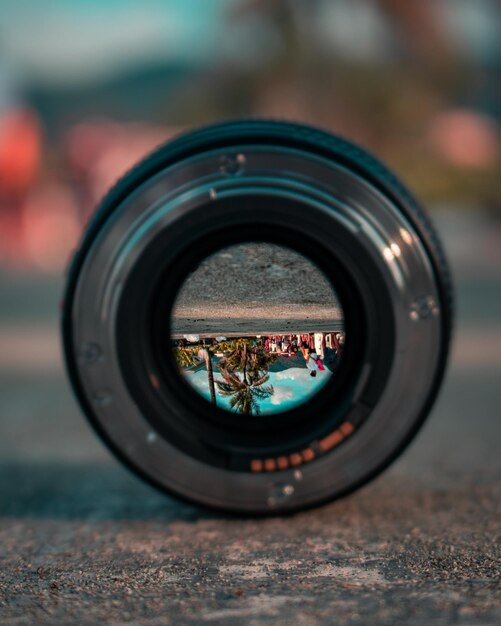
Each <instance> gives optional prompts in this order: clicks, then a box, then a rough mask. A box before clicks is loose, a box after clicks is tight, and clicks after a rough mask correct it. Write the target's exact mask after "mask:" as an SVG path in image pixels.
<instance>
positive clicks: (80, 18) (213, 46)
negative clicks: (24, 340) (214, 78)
mask: <svg viewBox="0 0 501 626" xmlns="http://www.w3.org/2000/svg"><path fill="white" fill-rule="evenodd" d="M232 1H233V0H210V1H208V0H168V1H167V2H162V1H161V0H144V1H142V2H137V1H131V0H104V1H103V0H51V1H46V2H37V1H36V0H19V1H14V0H2V1H1V3H0V6H1V14H0V50H1V51H2V55H1V56H2V59H3V63H8V64H9V65H10V66H11V67H12V68H13V69H14V70H16V71H19V73H21V74H23V75H24V76H25V78H26V79H29V80H30V81H34V82H45V81H47V82H56V83H57V82H65V83H68V82H69V83H72V82H75V83H81V82H82V81H85V80H86V79H88V80H94V79H96V78H99V77H103V78H106V77H107V75H109V74H110V73H111V72H116V71H120V69H121V68H130V67H131V66H136V67H141V66H143V65H146V64H148V63H154V62H155V61H158V60H162V59H166V58H168V59H170V60H172V61H176V60H177V61H179V60H181V61H183V62H190V61H196V62H198V63H199V62H203V61H204V60H205V59H207V58H210V57H212V56H214V55H216V54H217V52H218V50H221V46H220V45H219V44H220V41H221V38H220V36H221V32H220V30H221V26H222V24H223V23H224V15H225V13H226V11H227V8H228V5H229V4H231V3H232Z"/></svg>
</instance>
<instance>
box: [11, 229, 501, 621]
mask: <svg viewBox="0 0 501 626" xmlns="http://www.w3.org/2000/svg"><path fill="white" fill-rule="evenodd" d="M468 219H469V218H463V219H462V220H459V222H457V221H455V220H452V221H450V220H448V219H447V218H444V221H443V223H442V228H443V230H444V231H445V234H446V235H447V238H448V239H449V241H450V249H451V252H452V256H453V258H454V261H455V266H456V273H457V275H458V276H459V278H460V281H459V300H460V309H461V316H460V321H459V330H458V339H457V343H456V347H455V351H454V358H453V363H452V367H451V369H450V373H449V376H448V380H447V382H446V385H445V387H444V389H443V393H442V394H441V397H440V400H439V402H438V404H437V406H436V408H435V410H434V411H433V414H432V416H431V417H430V420H429V421H428V423H427V424H426V426H425V428H424V429H423V431H422V432H421V433H420V435H419V436H418V438H417V439H416V440H415V442H414V443H413V445H412V446H411V448H410V449H409V450H408V451H407V452H406V454H405V455H404V456H403V457H402V458H401V459H400V460H399V461H398V462H397V463H395V464H394V465H393V466H392V467H391V469H390V470H389V471H387V472H386V473H385V474H384V475H383V476H381V477H380V478H379V479H378V480H376V481H375V482H373V483H372V484H370V485H368V486H367V487H365V488H364V489H362V490H361V491H359V492H357V493H356V494H354V495H353V496H351V497H349V498H347V499H345V500H342V501H340V502H337V503H334V504H331V505H328V506H326V507H323V508H321V509H317V510H313V511H310V512H307V513H302V514H298V515H295V516H293V517H289V518H276V519H269V520H264V521H257V520H248V519H233V518H227V517H224V516H221V515H218V514H215V515H214V514H210V513H208V512H206V511H203V510H199V509H196V508H193V507H191V506H188V505H184V504H181V503H179V502H177V501H174V500H171V499H169V498H166V497H164V496H162V495H161V494H158V493H157V492H155V491H154V490H153V489H151V488H149V487H148V486H146V485H143V484H142V483H141V482H140V481H139V480H137V479H136V478H134V477H133V476H131V475H130V474H129V473H128V472H127V471H126V470H125V469H123V468H122V467H121V466H120V465H119V464H118V463H117V462H115V460H114V459H113V458H112V457H111V456H110V455H109V454H108V453H107V452H106V451H105V450H104V448H103V447H102V446H101V444H100V442H99V441H98V440H97V439H96V438H95V436H94V435H93V433H92V432H91V431H90V429H89V428H88V427H87V425H86V423H85V422H84V420H83V418H82V417H81V415H80V412H79V410H78V408H77V407H76V406H75V403H74V401H73V399H72V397H71V394H70V392H69V390H68V387H67V385H66V382H65V380H64V376H63V373H62V371H61V368H60V365H59V357H58V348H57V343H56V342H55V335H54V334H53V333H54V332H55V322H54V314H53V311H54V302H57V300H58V297H57V293H58V285H57V283H55V282H53V281H52V282H43V283H42V282H38V283H36V282H33V280H32V279H26V280H25V281H20V280H18V281H16V282H15V283H13V282H10V281H9V279H8V277H3V278H0V299H1V304H0V308H1V316H2V323H1V330H0V345H1V346H2V349H1V350H0V623H1V624H9V625H10V624H33V623H39V624H75V625H76V624H78V625H80V624H96V623H107V624H123V623H132V624H145V625H157V624H158V625H160V624H175V625H178V624H190V625H195V624H197V625H198V624H223V625H226V624H228V625H232V626H233V625H235V624H236V625H240V624H245V625H246V626H247V625H248V626H252V625H258V624H259V625H260V624H268V623H269V624H274V625H275V624H278V625H282V624H284V625H285V624H293V623H294V624H296V625H299V626H302V625H304V626H307V625H310V624H329V625H330V624H333V623H336V624H350V625H355V624H356V625H358V624H360V625H364V626H366V625H367V624H371V625H374V624H376V625H379V624H381V625H382V624H384V625H387V624H391V623H396V624H404V623H405V624H413V625H423V626H425V625H426V626H428V625H430V624H433V625H435V624H465V625H470V624H475V625H478V626H481V625H482V626H483V625H491V624H492V625H494V624H500V623H501V589H500V587H501V586H500V582H501V577H500V571H499V556H500V550H499V547H500V543H499V530H500V524H499V520H500V519H501V515H500V514H501V510H500V509H501V488H500V477H501V455H500V454H499V442H500V436H501V421H500V419H499V416H500V411H501V392H500V384H499V382H500V380H501V378H500V377H501V329H500V323H499V320H500V312H501V267H500V265H501V261H500V260H499V250H500V249H501V229H500V228H499V227H496V228H495V227H494V226H493V225H488V229H486V228H485V227H484V225H482V224H478V223H477V222H476V221H474V220H473V221H472V222H471V223H470V222H469V221H468ZM7 340H8V341H7ZM16 342H18V343H17V345H18V346H19V350H15V345H16ZM4 346H7V348H6V349H5V350H4Z"/></svg>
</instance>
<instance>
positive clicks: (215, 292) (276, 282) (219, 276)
mask: <svg viewBox="0 0 501 626" xmlns="http://www.w3.org/2000/svg"><path fill="white" fill-rule="evenodd" d="M342 322H343V313H342V310H341V306H340V304H339V301H338V299H337V296H336V294H335V293H334V291H333V290H332V288H331V287H330V285H329V283H328V281H327V280H326V278H325V277H324V275H323V274H322V273H321V272H320V271H319V270H318V268H317V267H316V266H314V265H313V264H312V263H311V262H309V261H307V260H306V259H305V258H304V257H303V256H302V255H300V254H298V253H297V252H294V251H293V250H290V249H287V248H284V247H282V246H277V245H274V244H263V243H254V244H238V245H236V246H230V247H228V248H225V250H223V251H221V252H219V253H218V254H215V255H213V256H212V257H210V258H209V259H207V260H206V261H204V263H203V264H202V265H201V266H200V267H199V268H198V269H197V271H196V272H194V273H193V274H192V275H191V276H190V278H189V279H188V280H187V281H186V283H185V284H184V286H183V288H182V290H181V293H180V295H179V297H178V299H177V302H176V306H175V309H174V313H173V330H174V333H175V337H178V336H179V335H180V334H181V335H182V334H189V333H192V334H193V333H194V334H197V335H204V336H209V335H211V334H215V335H230V334H231V335H234V334H242V333H248V334H267V333H276V334H280V333H308V332H321V331H324V332H329V331H332V330H334V329H339V328H341V327H342Z"/></svg>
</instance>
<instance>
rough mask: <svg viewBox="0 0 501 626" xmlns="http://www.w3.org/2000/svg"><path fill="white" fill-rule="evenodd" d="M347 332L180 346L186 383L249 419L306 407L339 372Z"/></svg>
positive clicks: (189, 341) (193, 340) (188, 340)
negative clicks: (310, 399)
mask: <svg viewBox="0 0 501 626" xmlns="http://www.w3.org/2000/svg"><path fill="white" fill-rule="evenodd" d="M343 344H344V332H343V331H340V332H331V333H325V332H321V333H306V334H288V335H269V336H249V337H237V338H232V339H229V338H226V337H223V336H220V337H217V338H208V337H206V338H201V337H197V336H193V335H192V336H190V335H188V336H187V337H185V338H183V339H180V340H177V341H175V342H174V353H175V357H176V361H177V363H178V366H179V368H180V370H181V372H182V373H183V375H184V376H185V379H186V380H187V381H188V383H189V384H190V385H192V386H193V387H194V388H195V389H196V391H198V392H199V393H200V394H201V395H202V396H203V397H205V398H206V399H207V400H208V401H209V402H211V403H212V404H215V405H217V406H219V407H220V408H223V409H226V410H230V411H234V412H237V413H242V414H247V415H259V414H269V413H276V412H279V411H286V410H289V409H292V408H294V407H295V406H297V405H299V404H302V403H303V402H305V401H306V400H307V399H308V398H310V397H311V396H312V395H314V394H315V393H316V392H317V391H318V390H319V389H320V388H321V387H323V386H324V385H325V384H326V382H327V381H328V380H329V378H330V377H331V376H332V374H333V373H334V372H335V371H336V370H337V368H338V367H339V364H340V361H341V358H342V352H343Z"/></svg>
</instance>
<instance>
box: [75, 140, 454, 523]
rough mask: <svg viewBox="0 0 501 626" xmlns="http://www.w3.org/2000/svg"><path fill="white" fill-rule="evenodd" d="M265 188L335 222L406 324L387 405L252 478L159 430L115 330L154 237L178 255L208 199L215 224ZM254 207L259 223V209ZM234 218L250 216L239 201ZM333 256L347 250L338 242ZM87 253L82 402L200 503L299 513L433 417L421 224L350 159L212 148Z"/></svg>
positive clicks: (132, 206) (428, 270)
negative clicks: (332, 443) (348, 431)
mask: <svg viewBox="0 0 501 626" xmlns="http://www.w3.org/2000/svg"><path fill="white" fill-rule="evenodd" d="M229 154H230V155H236V156H235V158H236V162H240V168H239V170H238V172H229V171H226V170H225V171H224V172H221V162H222V161H223V160H225V159H226V161H224V162H228V158H229V157H228V155H229ZM226 169H227V168H226ZM259 194H261V195H263V194H264V195H267V196H268V197H272V198H275V199H276V198H282V199H288V200H294V201H296V202H299V204H302V206H303V208H304V212H303V216H302V222H303V224H302V225H304V226H305V227H306V226H308V227H309V228H310V229H311V230H312V232H314V233H315V236H316V237H317V239H318V240H319V241H321V242H322V245H325V246H329V245H330V246H332V245H333V241H334V239H335V238H334V237H332V236H331V235H332V234H333V233H335V232H343V233H345V235H346V240H348V239H350V238H351V240H356V241H357V242H358V244H359V247H360V249H363V250H364V251H365V254H366V256H365V257H364V258H365V259H369V260H370V263H369V262H367V263H366V264H365V266H364V267H358V266H357V263H356V259H353V258H352V259H351V262H352V264H353V266H354V267H353V268H352V269H353V271H355V270H356V271H355V273H357V272H358V273H359V275H360V276H359V279H361V280H362V282H363V280H364V279H365V285H366V287H368V285H367V283H368V282H369V279H368V276H369V275H370V272H372V273H373V274H374V273H376V274H377V275H378V276H381V277H382V279H383V280H384V284H385V285H386V287H387V298H386V299H387V300H388V306H389V307H390V308H391V310H392V312H393V316H394V320H395V346H396V347H395V351H394V355H393V359H392V368H391V373H390V375H389V377H388V381H387V385H385V388H384V389H383V390H380V391H381V396H380V399H379V402H378V403H377V405H376V406H375V407H374V408H373V409H372V410H371V412H370V418H369V419H367V420H366V422H364V425H363V427H361V428H360V429H359V430H357V431H356V432H355V433H354V434H353V436H350V437H348V436H347V437H346V438H345V439H346V440H345V441H344V442H343V444H342V445H341V446H339V447H338V448H336V449H335V450H333V451H332V452H331V453H329V454H326V455H324V456H323V457H322V458H319V459H316V460H315V461H314V462H312V463H308V464H302V465H301V467H300V469H292V468H290V470H288V471H287V472H285V471H283V472H277V473H276V474H269V473H262V474H258V475H248V474H245V475H244V474H243V473H241V472H233V473H230V472H226V471H223V470H221V469H219V468H209V469H208V468H207V466H206V465H204V464H203V463H200V462H197V460H196V459H193V458H191V457H189V456H188V455H186V454H179V450H177V449H176V448H175V446H172V445H170V444H169V442H168V441H165V440H164V439H163V438H162V437H160V436H158V433H155V432H154V431H153V430H152V428H151V424H150V423H149V422H148V421H147V420H145V419H144V416H143V415H142V413H141V410H140V408H138V407H137V406H136V405H135V402H134V399H133V398H132V397H131V396H130V394H129V391H128V389H127V386H126V385H124V381H123V377H122V370H121V366H120V363H119V361H118V360H117V345H116V340H117V335H116V327H115V326H116V319H117V311H118V310H119V308H120V301H121V298H122V297H123V293H124V292H125V290H126V287H127V284H128V277H130V275H131V272H132V271H133V269H134V267H136V266H137V263H138V262H139V261H140V259H141V257H142V255H143V254H144V251H145V250H146V249H148V246H149V245H151V242H152V241H153V240H154V239H155V237H158V236H160V235H161V234H162V233H163V235H164V236H168V237H170V240H171V242H172V248H173V250H172V251H171V252H172V253H173V252H174V251H175V250H174V249H175V247H176V245H175V242H176V241H178V240H179V239H180V237H179V235H180V233H181V234H182V232H181V231H182V228H181V226H182V223H183V219H187V218H189V216H193V215H194V214H195V213H196V211H197V209H199V207H201V206H204V207H207V205H208V206H209V207H210V206H211V203H212V204H213V205H214V210H213V209H210V208H209V209H207V208H206V209H204V212H205V215H203V214H201V215H202V217H201V219H202V222H203V221H204V220H205V222H207V223H212V224H214V223H215V222H216V221H217V220H218V219H220V215H219V214H218V213H217V211H216V210H215V205H217V204H218V202H220V201H222V200H227V201H228V202H231V201H234V199H235V198H237V197H238V198H240V199H242V198H250V199H252V198H253V197H256V196H257V195H259ZM238 214H240V217H239V215H238ZM269 216H270V214H269V212H268V217H269ZM253 217H254V219H256V212H255V211H253ZM285 218H286V217H285V215H284V214H283V213H282V214H280V215H279V214H277V215H276V216H275V219H278V220H282V223H284V220H285ZM232 219H234V220H236V221H238V219H240V220H241V219H242V211H240V212H238V211H236V212H235V215H234V217H233V218H232ZM320 223H321V226H322V227H321V228H319V225H320ZM218 224H219V222H218ZM179 229H181V231H180V230H179ZM335 252H336V254H337V255H339V250H336V251H335ZM348 252H349V251H344V253H345V254H348ZM348 257H349V255H348ZM79 261H80V266H81V267H80V268H79V270H78V272H77V273H76V274H77V275H76V274H75V273H73V278H74V284H73V287H72V289H71V290H70V293H71V297H70V298H69V299H67V301H66V313H67V314H66V318H65V320H66V322H65V328H66V351H67V352H66V354H67V359H68V364H69V366H70V370H71V371H72V372H73V377H74V381H75V382H76V385H77V387H78V389H79V393H80V398H81V400H83V401H82V403H83V404H84V406H85V407H86V409H87V412H88V413H90V414H91V415H92V417H91V419H92V420H93V422H94V423H95V425H96V424H97V427H98V429H99V430H100V432H101V433H103V431H104V433H105V438H106V439H107V440H108V442H110V441H111V445H112V446H113V448H114V449H115V450H117V449H118V450H119V454H120V455H121V456H122V458H124V457H125V458H126V459H127V461H128V463H129V464H131V465H133V466H134V467H135V468H136V469H138V470H139V471H140V472H141V473H142V474H145V475H146V476H147V477H148V478H149V479H150V480H152V481H154V482H155V483H156V484H158V485H160V486H161V487H162V488H165V489H169V490H172V491H174V492H175V493H177V494H178V495H182V496H184V497H187V498H190V499H193V500H196V501H198V502H202V503H205V504H208V505H212V506H217V507H220V508H226V509H231V510H239V511H244V510H245V511H249V512H269V511H270V510H271V511H275V510H293V509H297V508H300V507H304V506H308V505H312V504H315V503H318V502H320V501H323V500H325V499H330V498H332V497H335V496H337V495H340V494H342V493H344V492H346V491H347V490H350V489H352V488H353V487H354V486H356V485H357V484H359V483H361V482H363V481H364V480H367V479H368V478H369V477H370V476H372V475H373V474H374V473H375V472H377V471H378V470H379V469H381V468H382V467H383V466H384V465H385V464H386V463H387V462H388V461H389V460H390V459H391V458H393V457H394V455H395V454H396V453H397V452H398V450H399V449H401V448H402V446H403V445H404V444H405V443H406V441H407V440H408V438H409V437H410V436H411V435H412V433H413V432H414V431H415V429H416V428H417V425H418V424H419V423H420V421H422V413H423V411H424V410H425V407H426V405H427V402H428V398H429V396H430V395H432V393H433V387H434V384H435V382H436V379H437V377H438V376H439V375H440V370H441V365H440V362H441V359H443V349H444V348H443V346H444V340H443V318H444V316H445V317H448V310H447V303H446V302H444V299H443V296H442V294H441V293H440V288H439V285H438V284H437V281H436V267H434V264H433V259H432V258H430V255H429V252H428V250H427V247H426V245H425V243H424V241H423V234H422V232H420V230H419V228H416V226H415V225H414V224H412V222H411V221H410V220H409V218H408V216H407V215H406V214H405V213H404V212H403V211H402V210H401V207H400V206H398V205H397V204H396V203H395V202H394V200H393V199H392V198H391V197H388V196H387V195H385V194H383V193H381V190H380V189H378V188H376V187H375V186H374V185H373V184H372V182H371V181H370V180H368V179H366V178H363V177H361V176H360V175H359V174H358V173H355V172H353V171H352V170H351V169H350V168H347V167H346V165H345V164H343V165H340V164H339V163H337V162H335V161H332V160H328V159H326V158H324V157H318V156H317V155H315V154H312V153H310V152H307V151H304V150H298V149H291V148H288V147H283V146H280V145H269V146H259V145H253V144H249V143H243V144H242V145H241V146H238V150H233V149H232V150H228V149H227V148H220V149H214V150H211V151H209V152H205V151H202V152H201V154H199V155H193V156H192V157H191V158H190V159H185V160H183V161H181V162H180V163H178V164H177V165H173V166H171V167H170V168H166V170H165V171H162V172H159V173H158V174H157V175H156V176H153V177H151V178H149V179H147V180H145V181H144V183H143V184H142V185H141V186H139V187H138V189H136V190H135V192H134V193H133V194H131V195H129V196H128V197H126V198H125V199H124V200H123V201H122V202H121V203H119V204H118V206H116V207H115V210H114V213H113V215H112V216H111V219H110V220H108V221H107V222H106V223H105V224H103V225H102V227H101V228H100V229H99V236H98V237H90V238H88V239H87V251H86V254H85V262H84V263H82V262H81V261H82V259H81V258H80V259H79ZM346 263H347V261H345V264H346ZM368 268H370V272H369V274H368V272H367V270H368ZM70 282H71V281H70ZM369 286H370V285H369ZM73 289H74V292H73ZM72 292H73V293H72ZM89 302H93V303H94V306H89ZM423 303H427V310H428V312H429V313H430V314H429V315H427V316H423V315H422V312H423V311H424V308H426V307H424V304H423ZM430 303H431V304H430ZM416 315H418V317H417V318H416ZM89 344H92V345H97V346H99V348H100V350H101V353H102V357H101V358H100V359H98V360H97V362H96V363H93V364H91V365H89V364H88V363H87V362H85V359H83V358H81V357H79V355H81V354H82V346H84V345H89ZM417 347H419V350H418V351H417V352H418V354H417V356H416V360H415V361H414V363H410V364H409V359H406V358H405V353H406V351H409V350H413V349H416V348H417ZM370 365H371V364H369V369H368V370H367V368H366V369H365V371H363V372H361V373H360V379H359V381H358V389H357V392H358V399H361V400H360V401H358V404H356V403H355V404H354V405H353V407H352V411H354V410H356V411H358V412H359V413H360V412H361V411H362V412H363V409H364V407H365V406H367V405H366V403H365V402H364V391H365V390H366V388H367V385H368V384H369V383H370V379H371V376H372V374H373V372H372V373H371V371H370ZM411 366H412V367H411ZM415 367H418V368H419V369H420V371H422V372H423V376H422V377H420V380H414V381H413V382H414V385H413V386H412V389H409V385H408V384H407V386H406V385H405V381H409V380H410V379H412V378H413V374H412V371H413V368H415ZM414 378H415V377H414ZM103 398H105V399H106V400H105V401H103ZM355 405H356V406H355ZM397 416H398V419H397ZM361 458H364V459H365V460H366V462H365V465H364V467H363V468H360V467H359V466H360V465H361V464H360V462H359V460H360V459H361ZM180 464H181V465H180ZM209 474H210V475H209ZM282 483H283V484H286V485H289V486H290V487H292V489H287V490H286V491H287V492H288V496H287V498H284V499H281V498H278V499H277V498H276V497H275V496H274V495H273V494H276V491H277V489H278V490H279V491H280V488H279V487H277V484H279V485H280V484H282ZM270 485H271V486H270ZM270 494H271V495H270Z"/></svg>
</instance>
